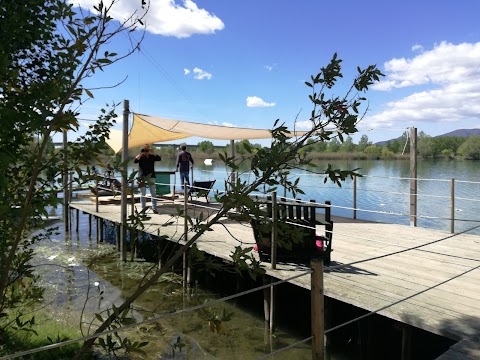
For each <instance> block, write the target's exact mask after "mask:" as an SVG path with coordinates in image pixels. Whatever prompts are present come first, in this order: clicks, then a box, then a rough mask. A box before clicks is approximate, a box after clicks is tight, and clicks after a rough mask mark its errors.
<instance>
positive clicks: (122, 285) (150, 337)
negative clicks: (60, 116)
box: [35, 215, 342, 359]
mask: <svg viewBox="0 0 480 360" xmlns="http://www.w3.org/2000/svg"><path fill="white" fill-rule="evenodd" d="M56 225H58V226H59V227H60V234H59V235H57V237H55V238H53V239H52V241H50V242H45V243H43V244H39V245H38V247H37V249H36V257H35V263H36V265H37V266H36V269H37V271H38V273H39V274H41V275H42V284H43V285H44V286H45V287H46V289H47V291H46V294H45V302H46V303H47V304H49V305H50V307H49V309H50V311H51V313H52V316H53V317H54V318H57V319H58V320H57V321H65V322H66V323H68V324H70V325H71V324H80V319H81V316H82V315H83V318H82V320H81V322H82V331H83V333H84V334H86V333H88V332H91V331H93V329H94V328H95V326H94V325H95V324H96V323H98V321H96V320H95V314H96V313H100V314H102V316H103V315H104V314H103V313H104V312H105V310H106V309H107V308H111V306H112V304H116V305H117V306H118V305H120V304H121V302H122V301H123V299H125V298H126V297H127V296H128V295H129V294H130V293H132V292H133V290H134V289H135V288H136V287H137V286H138V284H139V283H140V282H141V281H142V279H143V277H144V276H145V274H147V273H148V272H149V270H150V268H151V267H152V266H155V265H154V264H150V263H146V262H144V261H135V262H127V263H125V264H122V263H120V262H119V261H118V259H119V256H118V254H117V253H116V251H115V248H114V246H112V245H108V244H102V243H100V244H97V243H96V242H95V241H93V237H95V236H96V234H95V227H94V229H93V234H92V235H91V236H89V235H88V216H86V215H85V216H80V218H79V232H78V233H77V232H75V231H74V232H72V233H71V234H68V233H67V234H65V233H64V232H63V223H62V222H59V223H58V224H56ZM52 269H54V270H52ZM216 297H217V296H216V295H215V294H214V293H212V292H210V291H207V290H205V289H203V288H201V287H199V286H198V283H197V285H196V286H193V287H192V288H191V289H189V290H188V291H184V290H183V288H182V279H181V276H179V275H176V274H173V273H169V274H166V275H165V276H163V277H162V278H161V279H160V281H159V282H158V283H157V284H156V285H155V286H154V287H152V288H151V289H150V290H149V291H147V292H146V293H145V294H143V295H142V296H141V297H140V298H139V299H138V301H136V302H135V304H134V306H133V313H134V316H135V318H136V319H137V321H138V322H140V321H142V320H144V319H149V318H152V317H158V316H161V315H165V314H170V313H172V312H175V311H179V310H182V309H186V308H188V307H191V306H195V305H200V304H203V303H205V302H207V301H209V300H212V299H215V298H216ZM225 314H227V316H226V315H225ZM225 316H226V317H225ZM230 317H231V319H230ZM123 335H126V336H128V337H129V338H131V339H132V340H135V341H148V342H149V344H148V346H147V347H146V348H145V350H146V352H147V354H148V356H147V358H151V359H153V358H160V357H161V358H162V359H174V358H175V359H256V358H259V357H261V356H263V355H265V354H267V353H269V352H271V351H274V350H276V349H279V348H282V347H285V346H288V345H290V344H293V343H296V342H298V341H299V340H301V339H302V338H301V337H297V336H295V335H292V334H290V333H289V332H288V331H286V329H282V328H278V329H277V331H276V332H275V334H273V335H271V334H270V332H269V331H268V329H267V328H266V327H265V322H264V321H263V319H262V318H261V317H259V316H258V314H254V313H252V312H249V311H246V309H244V308H242V307H241V306H238V305H237V306H236V305H235V304H233V303H222V304H218V305H214V306H210V307H207V308H205V310H203V311H195V312H188V313H182V314H181V315H176V316H172V317H168V318H166V319H164V320H161V321H156V322H154V323H148V324H144V325H139V326H138V327H136V328H135V329H131V330H128V331H127V332H126V333H125V334H123ZM80 336H81V335H80V333H79V337H80ZM132 358H137V357H136V356H135V355H132ZM138 358H140V357H138ZM292 358H294V359H310V358H311V348H310V343H309V342H307V343H306V344H301V345H299V346H297V347H294V348H292V349H289V350H287V351H285V352H282V353H279V354H277V355H275V359H292ZM332 359H342V357H339V356H337V357H333V358H332Z"/></svg>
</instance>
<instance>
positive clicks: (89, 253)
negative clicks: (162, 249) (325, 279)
mask: <svg viewBox="0 0 480 360" xmlns="http://www.w3.org/2000/svg"><path fill="white" fill-rule="evenodd" d="M328 163H329V162H328V161H325V162H321V163H318V169H324V168H325V167H326V166H327V164H328ZM332 163H333V164H334V165H335V168H339V169H355V168H359V170H358V172H359V173H360V174H363V175H364V177H361V178H358V179H357V207H358V208H360V209H363V210H367V211H357V218H359V219H368V220H374V221H384V222H391V223H399V224H405V225H408V224H409V221H410V219H409V215H408V211H409V179H408V177H409V164H408V162H407V161H335V162H333V161H332ZM174 165H175V164H174V161H173V160H172V161H162V162H160V163H159V164H158V166H157V167H156V169H157V170H158V171H172V170H173V169H174ZM477 166H478V164H477V163H476V162H466V161H465V162H462V161H455V162H449V161H419V163H418V177H419V178H420V179H421V180H420V181H419V183H418V189H419V191H418V193H419V196H418V201H419V208H418V214H419V215H420V216H424V218H420V219H419V221H418V225H419V226H424V227H434V228H438V229H443V230H448V229H449V228H450V221H449V220H448V217H449V216H450V191H451V185H450V179H451V178H455V198H456V199H455V214H456V218H459V219H463V220H468V221H459V220H457V221H456V223H455V229H456V231H460V230H464V229H468V228H471V227H474V226H477V225H478V224H479V222H478V220H477V219H476V218H475V217H476V208H477V203H478V201H479V199H480V196H479V194H480V186H479V183H477V182H476V178H475V176H476V174H477V169H476V167H477ZM131 169H132V170H133V169H136V167H134V165H133V164H132V165H131ZM192 175H193V179H194V180H213V179H216V180H217V181H216V183H215V187H214V190H219V191H223V190H224V182H223V180H224V179H225V177H226V176H227V173H226V171H225V168H224V166H222V164H221V162H214V163H213V165H205V164H203V163H202V162H201V161H197V163H196V164H195V167H194V169H193V172H192ZM177 176H178V174H177ZM241 176H242V178H244V179H245V180H249V176H251V175H249V174H248V173H243V174H242V175H241ZM292 176H298V177H299V178H300V187H301V188H302V189H303V190H304V191H305V193H306V195H304V196H302V197H301V198H302V199H304V200H310V199H314V200H316V201H317V202H324V201H325V200H331V201H332V205H333V209H332V213H333V214H334V215H339V216H346V217H352V215H353V210H352V209H351V208H352V206H353V182H352V181H351V180H347V181H346V182H345V183H344V184H342V187H341V188H340V187H338V186H336V185H334V184H332V183H330V182H327V183H326V184H324V183H323V179H324V177H323V176H320V175H312V174H309V173H306V172H303V171H298V172H295V173H294V174H293V175H292ZM176 181H177V184H178V178H177V179H176ZM171 183H172V184H173V176H172V179H171ZM278 193H279V195H280V196H283V190H282V189H279V191H278ZM288 196H289V194H287V197H288ZM51 214H52V215H55V214H57V215H61V209H57V210H53V211H52V212H51ZM87 221H88V217H87V216H85V215H83V216H80V230H79V232H78V233H76V232H74V233H72V234H65V233H64V232H63V229H62V223H59V224H58V225H59V226H60V234H59V235H58V236H57V237H56V238H54V239H53V241H52V242H49V243H45V244H42V245H39V247H38V249H37V258H36V261H37V264H38V269H39V272H40V273H42V274H43V275H44V280H43V281H44V284H45V286H46V287H47V290H48V291H47V301H48V302H49V303H50V304H53V305H54V307H53V308H52V315H53V316H54V317H56V318H57V321H67V322H69V323H72V322H73V323H74V322H77V323H78V317H79V315H80V311H81V310H82V307H83V304H84V303H85V300H86V296H87V295H88V296H90V300H89V302H88V306H86V307H85V312H86V314H87V316H90V317H93V313H95V312H100V311H103V310H104V309H105V308H106V307H108V306H111V303H112V302H114V303H115V304H117V305H118V304H119V303H120V302H121V300H122V299H123V298H125V297H126V296H127V294H129V293H130V292H131V291H132V290H133V289H134V288H135V286H136V284H137V283H138V281H139V280H140V278H141V276H143V274H144V273H145V272H146V271H147V268H148V264H146V263H144V262H133V263H127V264H124V265H121V264H119V262H118V261H117V258H118V256H117V255H115V254H114V253H113V252H112V248H111V246H109V245H104V244H96V242H95V240H94V239H93V238H94V236H95V233H94V232H93V234H92V235H91V236H89V235H88V222H87ZM92 237H93V238H92ZM99 254H103V255H102V257H101V259H102V260H101V261H96V262H93V263H91V264H90V265H89V266H87V265H85V261H87V262H88V259H89V258H92V257H93V256H97V255H99ZM52 269H53V270H52ZM164 280H165V281H164V282H163V283H162V284H159V285H158V286H157V287H155V288H153V289H152V290H151V291H150V292H148V293H147V294H146V295H145V296H144V297H142V299H140V300H139V302H138V303H137V304H136V305H135V314H136V316H138V318H139V319H143V318H146V317H148V316H151V315H152V314H156V315H158V314H162V313H166V312H169V311H173V310H175V309H179V308H183V307H188V306H192V305H197V304H199V303H202V302H204V301H206V300H209V299H214V298H216V295H215V294H213V293H211V292H209V291H207V290H205V289H200V288H195V289H193V290H192V292H191V293H189V295H188V296H187V295H186V294H185V293H184V292H183V291H182V288H181V285H180V281H179V279H178V277H176V276H175V275H173V274H169V275H168V276H166V277H165V279H164ZM100 290H103V291H104V295H102V296H100V295H99V291H100ZM224 309H225V310H226V311H227V312H234V314H235V315H234V316H233V318H232V320H231V321H229V322H228V323H226V324H225V325H226V327H225V328H226V333H225V334H216V333H213V332H212V331H211V330H210V329H209V325H208V321H206V320H205V314H203V315H201V314H199V313H189V314H185V315H182V316H178V317H174V318H171V319H170V320H168V321H163V322H159V323H156V324H152V325H149V326H143V327H140V328H139V329H137V330H136V331H135V332H131V333H129V336H130V337H132V338H134V339H138V340H140V341H149V342H150V345H149V347H148V348H147V351H148V353H149V357H148V358H155V356H157V357H158V356H160V355H162V356H163V358H172V354H173V353H172V344H173V343H174V342H175V340H176V339H177V338H178V336H180V337H181V338H182V339H183V341H184V342H185V343H187V345H188V348H189V351H190V355H189V357H187V358H190V359H197V358H198V359H210V358H218V359H255V358H258V357H260V356H262V355H264V354H267V353H268V352H269V351H270V350H274V349H278V348H281V347H283V346H287V345H289V344H292V343H295V342H297V341H299V340H301V339H302V337H301V336H299V335H295V332H292V331H290V329H287V328H281V327H279V328H278V329H277V332H276V333H275V336H274V337H273V338H270V337H269V336H268V335H266V333H265V328H264V321H263V319H262V317H261V316H258V314H256V315H255V314H252V313H251V312H249V311H247V310H246V309H244V308H242V307H240V306H236V305H234V304H231V303H225V304H221V305H219V306H215V307H212V308H210V309H209V311H211V312H215V313H221V312H223V310H224ZM89 319H90V318H88V319H86V320H87V321H89ZM329 356H330V359H336V360H341V359H355V356H354V355H351V354H350V355H348V354H347V353H344V352H342V351H336V352H335V353H333V354H329ZM176 358H185V357H179V354H178V353H177V357H176ZM291 358H295V359H303V358H304V359H309V358H311V350H310V346H309V343H307V344H303V345H300V346H298V347H296V348H294V349H292V350H289V351H286V352H284V353H280V354H277V355H275V359H291Z"/></svg>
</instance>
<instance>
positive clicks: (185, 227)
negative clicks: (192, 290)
mask: <svg viewBox="0 0 480 360" xmlns="http://www.w3.org/2000/svg"><path fill="white" fill-rule="evenodd" d="M183 197H184V201H183V216H184V224H183V236H184V240H185V243H187V242H188V221H187V214H188V183H187V182H186V181H185V182H184V183H183ZM188 266H189V264H188V251H186V252H184V253H183V287H184V288H185V289H186V288H187V286H188Z"/></svg>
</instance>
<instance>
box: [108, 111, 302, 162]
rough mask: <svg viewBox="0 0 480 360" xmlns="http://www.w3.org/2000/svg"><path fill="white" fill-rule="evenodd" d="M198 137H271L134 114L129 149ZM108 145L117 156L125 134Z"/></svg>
mask: <svg viewBox="0 0 480 360" xmlns="http://www.w3.org/2000/svg"><path fill="white" fill-rule="evenodd" d="M305 133H306V132H305V131H296V132H295V133H294V132H292V133H291V134H290V136H292V137H293V136H301V135H304V134H305ZM192 136H197V137H201V138H206V139H216V140H251V139H268V138H271V137H272V133H271V131H270V130H267V129H250V128H240V127H230V126H220V125H211V124H200V123H195V122H188V121H180V120H172V119H166V118H160V117H155V116H149V115H141V114H135V113H134V114H133V125H132V128H131V130H130V133H129V134H128V147H129V148H132V147H136V146H141V145H144V144H153V143H158V142H165V141H172V140H178V139H184V138H188V137H192ZM107 144H108V145H109V146H110V147H111V148H112V149H113V150H114V151H115V152H118V151H120V149H121V148H122V131H121V130H115V129H112V130H110V138H109V139H108V140H107Z"/></svg>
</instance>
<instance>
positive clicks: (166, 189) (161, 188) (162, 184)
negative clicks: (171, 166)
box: [155, 173, 171, 195]
mask: <svg viewBox="0 0 480 360" xmlns="http://www.w3.org/2000/svg"><path fill="white" fill-rule="evenodd" d="M155 183H156V185H155V191H156V192H157V195H166V194H170V191H171V190H170V174H158V173H157V174H155Z"/></svg>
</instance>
